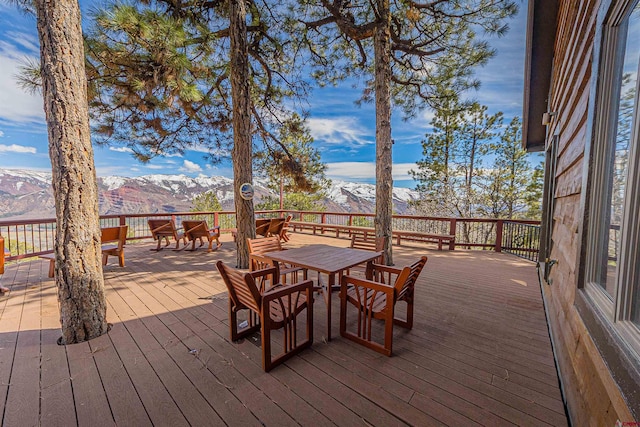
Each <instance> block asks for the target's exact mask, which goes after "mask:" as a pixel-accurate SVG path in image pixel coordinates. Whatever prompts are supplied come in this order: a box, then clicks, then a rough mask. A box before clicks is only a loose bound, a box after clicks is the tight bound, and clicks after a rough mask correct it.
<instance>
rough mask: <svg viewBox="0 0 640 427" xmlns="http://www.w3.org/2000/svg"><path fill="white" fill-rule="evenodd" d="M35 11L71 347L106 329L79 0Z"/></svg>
mask: <svg viewBox="0 0 640 427" xmlns="http://www.w3.org/2000/svg"><path fill="white" fill-rule="evenodd" d="M35 6H36V12H37V22H38V24H37V25H38V35H39V38H40V59H41V68H42V88H43V96H44V110H45V116H46V120H47V128H48V133H49V156H50V157H51V166H52V177H53V180H52V184H53V194H54V198H55V204H56V220H57V228H56V239H55V244H54V248H55V254H56V275H55V278H56V279H55V280H56V285H57V287H58V299H59V302H60V322H61V324H62V338H61V343H63V344H72V343H77V342H82V341H86V340H89V339H92V338H95V337H98V336H100V335H102V334H104V333H106V332H107V331H108V325H107V320H106V312H107V306H106V300H105V295H104V279H103V276H102V263H101V248H100V222H99V214H98V185H97V181H96V172H95V166H94V163H93V149H92V147H91V135H90V131H89V113H88V104H87V81H86V74H85V69H84V45H83V39H82V29H81V25H80V8H79V5H78V1H77V0H55V1H51V0H36V1H35Z"/></svg>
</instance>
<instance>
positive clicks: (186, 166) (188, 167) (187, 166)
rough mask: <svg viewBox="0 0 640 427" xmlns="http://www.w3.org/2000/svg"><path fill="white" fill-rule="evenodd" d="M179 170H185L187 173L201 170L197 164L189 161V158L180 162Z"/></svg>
mask: <svg viewBox="0 0 640 427" xmlns="http://www.w3.org/2000/svg"><path fill="white" fill-rule="evenodd" d="M179 170H180V172H187V173H196V172H202V168H201V167H200V165H199V164H197V163H194V162H191V161H189V160H185V161H184V162H183V163H182V167H181V168H180V169H179Z"/></svg>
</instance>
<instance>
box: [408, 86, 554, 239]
mask: <svg viewBox="0 0 640 427" xmlns="http://www.w3.org/2000/svg"><path fill="white" fill-rule="evenodd" d="M486 111H487V107H485V106H481V105H479V104H477V103H461V102H459V101H458V100H457V98H456V97H450V98H449V100H448V101H447V102H440V104H439V109H438V110H437V111H436V114H435V117H434V119H433V121H432V123H431V124H432V126H433V131H432V132H431V133H429V134H428V135H427V139H426V140H425V141H423V143H422V148H423V158H422V159H421V160H419V161H418V162H417V168H416V169H414V170H411V171H410V174H411V175H412V176H413V177H414V179H415V180H417V181H418V185H417V188H416V189H417V190H418V192H419V193H420V199H419V200H418V201H417V202H414V203H413V205H414V206H415V207H416V208H417V209H418V211H420V212H421V213H422V214H424V215H431V216H455V217H462V218H471V217H491V218H521V217H529V218H533V219H535V218H539V216H540V200H541V196H542V179H543V171H542V169H541V168H540V167H538V168H536V169H535V170H534V169H533V168H532V166H531V165H530V163H529V160H528V155H527V153H526V151H524V150H523V149H522V147H521V122H520V119H519V118H518V117H516V118H514V119H513V120H512V121H511V122H510V123H509V124H508V125H507V126H506V127H505V128H504V129H503V130H502V131H500V129H501V126H502V119H503V118H502V113H497V114H494V115H489V114H487V112H486ZM487 157H492V158H493V159H494V160H493V163H492V164H491V165H489V167H488V168H486V167H483V162H484V161H485V160H486V158H487ZM463 232H465V230H463Z"/></svg>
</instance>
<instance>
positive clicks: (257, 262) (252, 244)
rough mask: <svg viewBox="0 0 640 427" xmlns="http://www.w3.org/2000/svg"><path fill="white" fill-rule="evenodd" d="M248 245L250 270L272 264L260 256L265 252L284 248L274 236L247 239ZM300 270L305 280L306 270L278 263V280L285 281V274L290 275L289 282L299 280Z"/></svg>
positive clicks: (260, 268) (267, 266)
mask: <svg viewBox="0 0 640 427" xmlns="http://www.w3.org/2000/svg"><path fill="white" fill-rule="evenodd" d="M247 245H248V246H249V269H250V270H251V271H256V270H262V269H263V268H269V267H272V266H273V262H272V261H271V260H270V259H268V258H265V257H263V256H262V254H264V253H267V252H275V251H283V250H285V249H284V248H283V247H282V244H281V243H280V239H279V238H278V237H276V236H272V237H265V238H258V239H247ZM300 272H302V280H307V270H306V269H304V268H301V267H295V266H289V265H286V264H280V280H281V281H282V283H287V275H290V276H291V283H294V282H297V281H298V280H299V274H300Z"/></svg>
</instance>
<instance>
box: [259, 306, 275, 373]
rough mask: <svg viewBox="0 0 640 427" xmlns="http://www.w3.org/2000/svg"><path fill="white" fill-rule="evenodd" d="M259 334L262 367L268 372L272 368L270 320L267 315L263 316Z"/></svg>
mask: <svg viewBox="0 0 640 427" xmlns="http://www.w3.org/2000/svg"><path fill="white" fill-rule="evenodd" d="M261 324H262V326H261V328H260V335H261V337H262V369H264V371H265V372H269V371H270V370H271V369H272V368H273V364H272V363H271V322H270V321H269V316H268V315H266V316H264V319H262V322H261Z"/></svg>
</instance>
